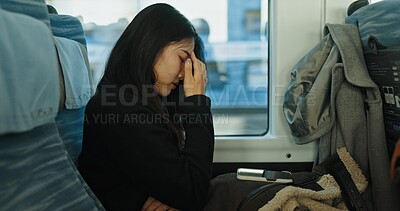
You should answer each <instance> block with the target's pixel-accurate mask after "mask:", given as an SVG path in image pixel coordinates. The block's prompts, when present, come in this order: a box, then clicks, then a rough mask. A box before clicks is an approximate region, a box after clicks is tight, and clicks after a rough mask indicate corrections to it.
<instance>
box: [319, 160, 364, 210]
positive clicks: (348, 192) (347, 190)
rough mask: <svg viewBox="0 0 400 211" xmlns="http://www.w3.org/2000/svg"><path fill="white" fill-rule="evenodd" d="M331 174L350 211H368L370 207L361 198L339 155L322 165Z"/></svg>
mask: <svg viewBox="0 0 400 211" xmlns="http://www.w3.org/2000/svg"><path fill="white" fill-rule="evenodd" d="M321 166H322V167H324V168H325V169H326V170H327V172H328V173H329V174H331V175H332V176H333V178H335V180H336V182H337V183H338V184H339V187H340V189H341V190H342V192H341V193H342V198H343V201H344V203H345V204H346V206H347V208H348V209H349V210H355V211H367V210H368V207H367V205H366V203H365V201H364V200H363V198H362V197H361V194H360V192H359V191H358V189H357V186H356V185H355V184H354V182H353V179H352V178H351V175H350V173H349V172H348V171H347V169H346V166H345V165H344V164H343V162H342V161H341V160H340V158H339V155H338V154H337V153H335V154H333V155H332V156H331V158H330V159H327V160H326V161H324V162H322V163H321Z"/></svg>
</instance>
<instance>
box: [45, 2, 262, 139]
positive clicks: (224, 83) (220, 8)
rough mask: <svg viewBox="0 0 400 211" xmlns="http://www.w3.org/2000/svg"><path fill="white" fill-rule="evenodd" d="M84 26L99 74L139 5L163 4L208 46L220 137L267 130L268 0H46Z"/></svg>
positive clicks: (92, 63) (210, 87)
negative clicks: (171, 7)
mask: <svg viewBox="0 0 400 211" xmlns="http://www.w3.org/2000/svg"><path fill="white" fill-rule="evenodd" d="M46 2H47V3H48V4H50V5H52V6H54V7H55V8H56V9H57V11H58V12H59V14H67V15H73V16H76V17H78V18H79V19H80V20H81V22H82V24H83V27H84V30H85V36H86V39H87V44H88V54H89V61H90V66H91V70H92V71H93V72H94V73H95V78H96V80H97V81H98V80H100V78H101V77H102V75H103V71H104V66H105V63H106V61H107V58H108V54H109V52H110V50H111V49H112V47H113V45H114V43H115V42H116V40H117V39H118V37H119V36H120V35H121V33H122V32H123V30H124V29H125V27H126V26H127V25H128V24H129V22H130V21H131V20H132V19H133V18H134V16H135V15H136V14H137V13H138V11H140V10H141V9H143V8H145V7H147V6H148V5H150V4H153V3H157V2H165V3H168V4H171V5H172V6H174V7H175V8H177V9H178V10H179V11H181V13H182V14H183V15H185V16H186V17H187V18H188V19H189V20H190V21H191V22H192V24H193V25H194V27H195V28H196V31H197V32H198V34H199V35H200V36H201V37H202V39H203V41H204V43H205V46H206V53H207V55H206V60H207V61H206V63H207V72H208V85H207V95H208V96H209V97H210V98H211V99H212V110H213V115H214V123H215V124H214V126H215V132H216V134H217V135H218V136H232V135H234V136H236V135H239V136H240V135H263V134H265V133H266V132H267V131H268V124H267V123H268V15H267V13H268V0H246V1H243V0H218V1H214V0H199V1H184V0H169V1H156V0H119V1H111V0H69V1H63V0H47V1H46Z"/></svg>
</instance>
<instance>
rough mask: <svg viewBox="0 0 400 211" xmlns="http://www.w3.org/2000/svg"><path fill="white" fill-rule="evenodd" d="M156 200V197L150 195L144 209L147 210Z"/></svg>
mask: <svg viewBox="0 0 400 211" xmlns="http://www.w3.org/2000/svg"><path fill="white" fill-rule="evenodd" d="M154 200H155V199H154V198H153V197H151V196H149V198H147V200H146V202H145V203H144V205H143V208H142V210H146V209H147V208H148V207H149V206H150V205H151V203H152V202H153V201H154Z"/></svg>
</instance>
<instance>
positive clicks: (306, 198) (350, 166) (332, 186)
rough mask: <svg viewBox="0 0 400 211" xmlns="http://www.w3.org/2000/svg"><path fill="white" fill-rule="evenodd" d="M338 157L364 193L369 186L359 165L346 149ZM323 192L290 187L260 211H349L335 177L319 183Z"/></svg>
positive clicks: (326, 176) (329, 177)
mask: <svg viewBox="0 0 400 211" xmlns="http://www.w3.org/2000/svg"><path fill="white" fill-rule="evenodd" d="M338 155H339V157H340V159H341V161H342V162H343V163H344V165H345V166H346V169H347V171H348V172H349V173H350V175H351V178H352V179H353V182H354V184H355V185H356V186H357V189H358V190H359V191H360V193H362V192H364V191H365V189H366V188H367V186H368V181H367V179H366V178H365V176H364V175H363V173H362V171H361V169H360V168H359V167H358V165H357V163H356V162H355V161H354V160H353V158H352V157H351V156H350V154H349V153H348V152H347V150H346V148H340V149H339V150H338ZM317 183H318V184H319V185H320V186H321V187H322V188H323V190H321V191H314V190H310V189H304V188H299V187H294V186H288V187H285V188H283V189H282V190H280V191H279V192H278V193H277V194H276V196H275V197H274V198H273V199H272V200H271V201H269V202H268V203H267V204H266V205H264V206H263V207H261V208H260V209H259V210H260V211H270V210H271V211H277V210H279V211H289V210H290V211H292V210H311V211H314V210H315V211H320V210H323V211H338V210H348V209H347V207H346V205H345V204H344V202H343V200H342V198H341V191H340V188H339V185H338V184H337V183H336V181H335V179H334V178H333V176H331V175H329V174H326V175H323V176H322V177H321V178H320V180H319V181H318V182H317Z"/></svg>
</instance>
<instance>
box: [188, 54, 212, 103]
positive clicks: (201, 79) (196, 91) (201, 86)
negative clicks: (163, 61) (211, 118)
mask: <svg viewBox="0 0 400 211" xmlns="http://www.w3.org/2000/svg"><path fill="white" fill-rule="evenodd" d="M206 84H207V71H206V65H205V64H204V63H203V62H201V61H200V60H198V59H197V58H196V56H195V54H194V53H193V52H192V53H191V54H190V58H188V59H186V61H185V79H184V80H183V89H184V91H185V96H186V97H189V96H192V95H204V94H205V89H206Z"/></svg>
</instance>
